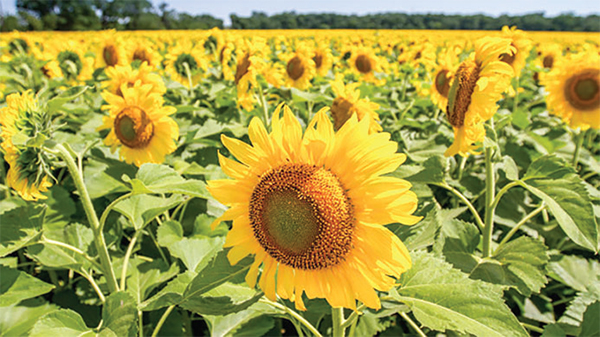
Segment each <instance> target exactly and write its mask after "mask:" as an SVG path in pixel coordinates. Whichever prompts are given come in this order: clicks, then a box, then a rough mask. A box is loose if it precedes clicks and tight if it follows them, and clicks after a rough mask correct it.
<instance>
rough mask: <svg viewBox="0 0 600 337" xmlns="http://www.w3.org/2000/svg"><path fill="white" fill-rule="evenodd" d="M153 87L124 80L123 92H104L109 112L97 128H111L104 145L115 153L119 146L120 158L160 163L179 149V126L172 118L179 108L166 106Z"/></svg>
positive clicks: (133, 161)
mask: <svg viewBox="0 0 600 337" xmlns="http://www.w3.org/2000/svg"><path fill="white" fill-rule="evenodd" d="M152 90H153V86H152V85H151V84H144V85H141V84H140V83H139V82H138V83H136V84H135V85H134V86H133V87H131V88H130V87H128V85H127V84H126V83H123V84H122V85H121V93H122V95H115V94H112V93H110V92H108V91H105V92H103V93H102V97H104V99H105V100H106V102H108V105H104V106H102V109H104V110H108V112H109V115H108V116H105V117H104V118H103V124H102V126H100V127H99V128H98V130H103V129H109V130H110V132H109V133H108V136H106V138H105V139H104V144H106V145H107V146H110V147H111V150H112V151H113V152H115V151H116V150H117V148H119V149H120V150H119V156H120V157H121V159H124V160H125V162H127V163H133V164H135V165H136V166H141V165H142V164H144V163H157V164H160V163H162V162H163V161H164V160H165V156H166V155H167V154H169V153H171V152H173V151H175V149H176V148H177V144H176V141H177V138H178V137H179V128H178V126H177V123H175V121H174V120H173V119H172V118H171V117H170V115H172V114H174V113H175V111H176V109H175V108H173V107H166V106H163V99H162V96H161V95H160V94H158V93H155V92H152Z"/></svg>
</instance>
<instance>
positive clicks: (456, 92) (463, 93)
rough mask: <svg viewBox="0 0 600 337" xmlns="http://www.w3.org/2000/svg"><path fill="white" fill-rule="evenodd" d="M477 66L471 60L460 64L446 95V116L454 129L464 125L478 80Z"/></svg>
mask: <svg viewBox="0 0 600 337" xmlns="http://www.w3.org/2000/svg"><path fill="white" fill-rule="evenodd" d="M480 71H481V69H480V67H479V65H477V63H475V61H473V60H466V61H464V62H463V63H461V64H460V66H459V67H458V70H457V71H456V74H455V75H454V81H453V82H452V86H451V87H450V91H449V93H448V106H447V107H446V115H447V116H448V121H449V122H450V124H451V125H452V126H453V127H455V128H460V127H461V126H463V125H464V123H465V114H466V113H467V110H469V105H471V97H472V96H473V92H474V91H475V86H476V85H477V80H478V79H479V72H480Z"/></svg>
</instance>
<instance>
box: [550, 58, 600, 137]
mask: <svg viewBox="0 0 600 337" xmlns="http://www.w3.org/2000/svg"><path fill="white" fill-rule="evenodd" d="M542 85H544V86H545V87H546V92H547V93H548V96H547V98H546V101H547V103H548V110H550V112H552V113H553V114H555V115H557V116H559V117H561V118H562V119H563V120H564V121H565V122H567V123H569V125H571V127H573V128H581V129H583V130H585V129H588V128H590V127H591V128H593V129H599V128H600V55H598V53H597V52H587V53H578V54H572V55H569V56H567V57H565V58H564V59H559V60H556V62H555V63H554V66H553V67H552V70H551V71H550V72H549V73H547V74H546V76H544V77H543V78H542Z"/></svg>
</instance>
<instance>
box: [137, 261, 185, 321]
mask: <svg viewBox="0 0 600 337" xmlns="http://www.w3.org/2000/svg"><path fill="white" fill-rule="evenodd" d="M195 276H196V273H194V272H192V271H189V270H188V271H186V272H185V273H181V274H179V275H177V277H176V278H174V279H173V280H171V281H170V282H169V283H167V285H166V286H165V287H164V288H163V289H161V291H159V292H158V293H157V294H156V295H154V296H152V297H151V298H149V299H148V300H146V301H145V302H142V303H141V304H140V305H139V308H140V310H143V311H153V310H157V309H160V308H163V307H168V306H170V305H174V304H179V303H181V301H183V293H184V292H185V289H186V288H187V286H188V285H189V284H190V283H191V282H192V280H193V279H194V277H195Z"/></svg>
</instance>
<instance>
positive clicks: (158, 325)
mask: <svg viewBox="0 0 600 337" xmlns="http://www.w3.org/2000/svg"><path fill="white" fill-rule="evenodd" d="M173 309H175V304H173V305H171V306H169V307H168V308H167V310H165V312H164V313H163V314H162V316H161V317H160V320H159V321H158V323H156V327H155V328H154V332H152V337H156V336H158V333H159V332H160V329H161V328H162V326H163V324H165V322H166V321H167V318H168V317H169V315H170V314H171V311H173Z"/></svg>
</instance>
